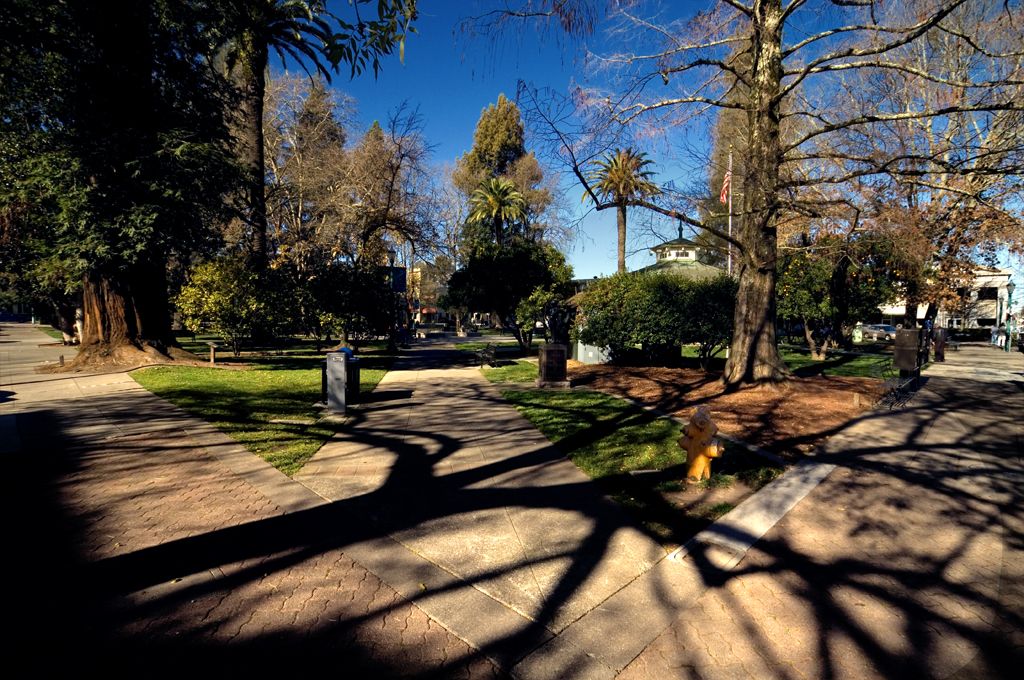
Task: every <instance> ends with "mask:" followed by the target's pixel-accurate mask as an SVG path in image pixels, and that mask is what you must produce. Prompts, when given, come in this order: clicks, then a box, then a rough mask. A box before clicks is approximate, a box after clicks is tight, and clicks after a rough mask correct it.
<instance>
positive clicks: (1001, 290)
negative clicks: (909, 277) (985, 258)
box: [880, 267, 1013, 328]
mask: <svg viewBox="0 0 1024 680" xmlns="http://www.w3.org/2000/svg"><path fill="white" fill-rule="evenodd" d="M1012 276H1013V272H1012V271H1011V270H1009V269H995V268H991V267H978V268H977V269H975V270H974V281H973V282H972V284H971V286H970V287H969V288H963V289H961V290H960V291H959V297H960V301H959V303H957V304H955V305H951V306H949V307H942V308H939V312H938V315H937V316H936V318H935V325H936V326H939V327H942V328H993V327H998V326H1001V325H1003V324H1005V323H1006V320H1007V318H1008V317H1009V316H1010V304H1011V302H1012V297H1013V286H1012V284H1011V282H1010V279H1011V277H1012ZM905 308H906V303H905V302H904V301H902V300H898V301H897V302H896V303H894V304H892V305H883V306H882V307H881V308H880V309H881V311H882V319H883V321H884V322H885V323H891V324H893V325H896V324H897V323H903V315H904V310H905ZM927 311H928V305H919V306H918V308H917V318H918V320H923V319H924V317H925V313H926V312H927Z"/></svg>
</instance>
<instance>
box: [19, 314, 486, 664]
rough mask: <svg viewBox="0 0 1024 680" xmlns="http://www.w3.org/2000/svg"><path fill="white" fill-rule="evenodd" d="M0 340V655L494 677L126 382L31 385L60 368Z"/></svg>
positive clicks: (317, 524) (183, 417) (281, 491)
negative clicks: (9, 467)
mask: <svg viewBox="0 0 1024 680" xmlns="http://www.w3.org/2000/svg"><path fill="white" fill-rule="evenodd" d="M48 344H49V338H48V337H47V336H45V335H43V334H42V333H40V332H39V331H37V330H35V329H33V328H31V327H29V326H27V325H24V324H3V325H0V434H2V437H0V446H2V448H3V453H4V454H5V456H6V457H7V460H8V461H11V462H12V463H13V464H14V465H16V468H15V470H16V472H17V474H8V475H5V476H4V494H3V498H4V500H5V501H6V502H7V503H8V505H9V508H8V518H9V521H8V522H7V526H8V532H7V533H8V535H7V541H5V544H6V545H7V558H8V563H9V565H10V568H9V580H8V584H9V586H10V588H11V592H10V595H9V599H10V600H12V601H13V608H12V609H9V610H8V611H10V612H11V618H12V620H13V621H16V622H17V625H16V627H15V631H14V634H13V639H10V640H9V649H10V650H11V651H12V652H13V653H14V657H15V658H16V659H18V660H20V661H24V663H25V664H30V666H24V667H32V668H35V669H37V670H38V671H43V672H47V671H48V672H49V674H54V675H68V674H70V673H75V674H81V673H83V672H84V671H86V670H96V671H98V672H101V673H102V674H103V675H105V676H108V677H122V676H129V675H130V676H132V677H140V676H141V677H164V676H172V675H173V676H180V674H181V673H182V672H187V673H193V674H195V673H198V674H200V675H209V674H211V673H215V672H228V673H231V674H233V675H235V674H242V673H253V672H255V673H259V674H261V675H264V674H267V673H270V672H273V669H286V670H288V671H289V672H291V673H294V672H295V671H296V670H302V669H309V670H323V669H327V668H331V667H336V668H338V669H339V670H341V671H342V673H343V674H344V673H348V674H350V675H352V676H353V677H419V676H425V675H433V676H442V677H470V678H476V677H481V678H482V677H496V676H498V675H499V674H500V673H499V670H498V668H497V667H496V666H495V665H494V664H493V663H492V662H490V661H489V660H487V659H486V658H484V657H483V656H482V655H480V654H479V653H478V652H477V650H475V649H473V648H472V647H471V646H470V645H468V644H466V642H464V641H463V640H461V639H459V638H458V637H457V636H455V635H452V634H451V633H450V632H449V631H447V630H446V629H445V628H444V627H442V626H441V625H439V624H438V623H437V622H435V621H433V620H431V619H430V617H428V616H427V615H426V614H424V613H423V611H422V610H420V609H419V608H417V607H416V606H415V605H413V604H412V603H410V602H409V600H408V599H406V598H404V597H402V596H401V595H400V594H398V593H397V592H396V591H395V590H394V589H393V588H391V587H389V586H388V585H387V584H386V583H384V582H382V581H381V579H380V578H378V577H377V576H376V575H375V574H373V573H371V572H369V571H368V570H367V569H366V568H365V567H363V566H362V565H360V564H359V563H357V562H356V561H355V560H353V559H352V557H350V556H349V555H348V554H347V551H346V550H344V549H343V547H345V546H346V545H347V544H353V545H354V544H357V543H359V542H360V541H365V540H366V538H367V534H366V533H365V532H359V531H358V530H355V531H353V530H352V526H353V525H358V524H359V521H358V519H357V518H356V517H355V516H354V515H352V514H351V513H349V512H345V511H344V510H341V511H339V512H334V513H332V512H325V509H327V508H328V504H327V503H326V502H325V501H324V500H323V499H322V498H320V497H319V496H316V495H315V494H313V493H311V492H310V491H309V490H308V489H306V488H305V487H303V486H302V485H300V484H297V483H295V482H293V481H291V480H290V479H288V478H287V477H285V476H284V475H282V474H281V473H280V472H278V471H277V470H274V469H273V468H271V467H270V466H268V465H267V464H266V463H264V462H263V461H262V460H260V459H259V458H257V457H255V456H253V455H252V454H250V453H249V452H248V451H246V450H245V449H244V448H242V447H241V446H240V445H239V444H237V443H236V442H235V441H234V440H232V439H231V438H229V437H227V436H226V435H224V434H222V433H220V432H218V431H216V430H215V429H214V428H212V427H210V426H209V425H207V424H205V423H203V422H201V421H198V420H196V419H195V418H191V417H189V416H188V415H187V414H185V413H183V412H181V411H180V410H178V409H177V408H175V407H173V406H171V405H170V404H168V403H167V402H164V401H163V400H161V399H158V398H157V397H155V396H153V395H152V394H150V393H149V392H147V391H146V390H144V389H142V388H141V387H140V386H139V385H138V384H137V383H135V381H134V380H132V379H131V377H130V376H129V375H127V374H125V373H113V374H107V375H68V374H49V375H47V374H39V373H36V372H35V371H34V367H35V366H36V365H37V364H38V363H39V362H41V361H55V360H56V359H57V357H58V355H59V354H61V353H64V354H68V353H69V350H68V349H67V348H63V347H59V346H57V347H53V346H40V345H48Z"/></svg>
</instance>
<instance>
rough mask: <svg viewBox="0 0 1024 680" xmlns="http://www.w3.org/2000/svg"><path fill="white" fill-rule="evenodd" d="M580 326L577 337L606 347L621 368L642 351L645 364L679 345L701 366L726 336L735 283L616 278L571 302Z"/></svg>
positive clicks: (643, 276)
mask: <svg viewBox="0 0 1024 680" xmlns="http://www.w3.org/2000/svg"><path fill="white" fill-rule="evenodd" d="M575 300H576V302H577V304H578V306H579V317H578V319H579V321H580V324H579V326H578V330H577V337H578V338H579V339H580V340H581V341H583V342H585V343H587V344H590V345H598V346H603V347H608V349H609V353H610V354H611V357H612V360H613V361H616V362H623V361H625V360H628V358H629V357H630V356H631V355H634V354H635V351H636V350H635V348H636V347H641V348H643V352H644V355H645V357H646V359H648V360H651V359H654V358H656V357H657V356H658V355H662V354H664V353H665V351H666V349H667V348H668V349H671V350H672V352H673V353H674V355H675V356H678V351H677V350H675V349H672V348H677V347H678V346H679V345H681V344H684V343H697V345H698V355H699V357H700V361H701V366H703V367H704V369H705V370H707V368H708V364H709V363H710V360H711V357H712V356H713V355H714V354H715V353H717V352H718V350H720V349H721V348H723V347H725V345H726V344H727V343H728V342H729V339H730V337H731V335H732V316H733V308H734V306H735V304H736V282H735V281H734V280H732V279H731V278H729V277H728V276H725V275H722V276H720V277H717V278H714V279H709V280H703V281H694V280H690V279H686V278H683V277H680V276H676V275H672V274H668V273H648V274H636V273H633V274H616V275H615V276H611V277H608V278H606V279H602V280H600V281H598V282H597V283H595V284H594V285H592V286H591V287H590V288H588V289H587V290H586V291H584V292H583V293H580V294H579V295H577V296H576V298H575Z"/></svg>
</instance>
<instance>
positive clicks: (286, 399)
mask: <svg viewBox="0 0 1024 680" xmlns="http://www.w3.org/2000/svg"><path fill="white" fill-rule="evenodd" d="M314 361H316V363H315V364H314V363H311V362H309V361H307V362H306V363H307V364H309V365H308V367H299V368H296V367H281V366H280V365H279V364H278V363H276V362H273V361H270V362H267V363H265V364H264V365H257V366H254V367H253V368H250V369H247V370H237V371H236V370H224V369H216V368H196V367H185V366H182V367H177V366H173V367H172V366H162V367H154V368H147V369H145V370H142V371H135V372H133V373H132V377H133V378H135V380H136V381H137V382H138V383H139V384H140V385H142V386H143V387H145V388H146V389H147V390H149V391H151V392H153V393H154V394H156V395H157V396H160V397H163V398H164V399H167V400H168V401H170V402H171V403H172V404H175V405H176V406H179V407H181V408H182V409H184V410H185V411H188V412H189V413H191V414H193V415H195V416H198V417H200V418H203V419H204V420H206V421H208V422H210V423H211V424H213V425H214V426H215V427H217V428H218V429H220V430H221V431H223V432H226V433H227V434H229V435H231V436H232V437H233V438H235V439H237V440H238V441H239V442H241V443H242V444H243V445H245V447H246V448H247V449H249V450H250V451H252V452H253V453H255V454H257V455H259V456H260V457H261V458H263V459H264V460H266V461H267V462H268V463H270V464H271V465H273V466H274V467H276V468H277V469H278V470H280V471H281V472H283V473H285V474H286V475H289V476H291V475H293V474H295V473H296V472H298V471H299V469H300V468H301V467H302V465H303V464H304V463H305V462H306V461H307V460H309V458H310V457H311V456H312V455H313V454H314V453H316V452H317V450H318V449H319V448H320V447H321V446H322V445H323V443H324V442H325V441H327V440H328V439H329V438H330V437H331V436H332V435H333V434H334V433H335V432H336V431H337V429H338V425H337V424H335V423H330V422H326V421H320V420H319V418H320V417H321V415H322V414H323V412H322V411H321V410H320V409H318V408H316V407H315V406H314V402H316V401H317V400H319V398H320V368H319V363H318V361H319V360H314ZM364 362H365V363H363V365H362V368H361V371H360V384H359V389H360V392H364V393H365V392H370V391H372V390H373V388H374V387H376V386H377V383H378V382H380V379H381V378H382V377H384V374H385V373H386V372H387V371H386V370H385V369H384V367H383V366H379V365H378V366H376V367H374V364H373V363H372V362H370V361H365V360H364ZM274 421H278V422H274Z"/></svg>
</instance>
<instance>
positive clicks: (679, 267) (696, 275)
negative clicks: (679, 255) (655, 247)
mask: <svg viewBox="0 0 1024 680" xmlns="http://www.w3.org/2000/svg"><path fill="white" fill-rule="evenodd" d="M670 243H671V241H670ZM662 245H665V244H662ZM637 272H664V273H666V274H676V275H679V276H685V277H686V278H688V279H713V278H715V277H717V276H721V275H722V274H724V273H725V270H724V269H719V268H718V267H715V266H712V265H710V264H704V263H703V262H696V261H694V260H660V261H658V262H655V263H654V264H652V265H650V266H648V267H644V268H643V269H637Z"/></svg>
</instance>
